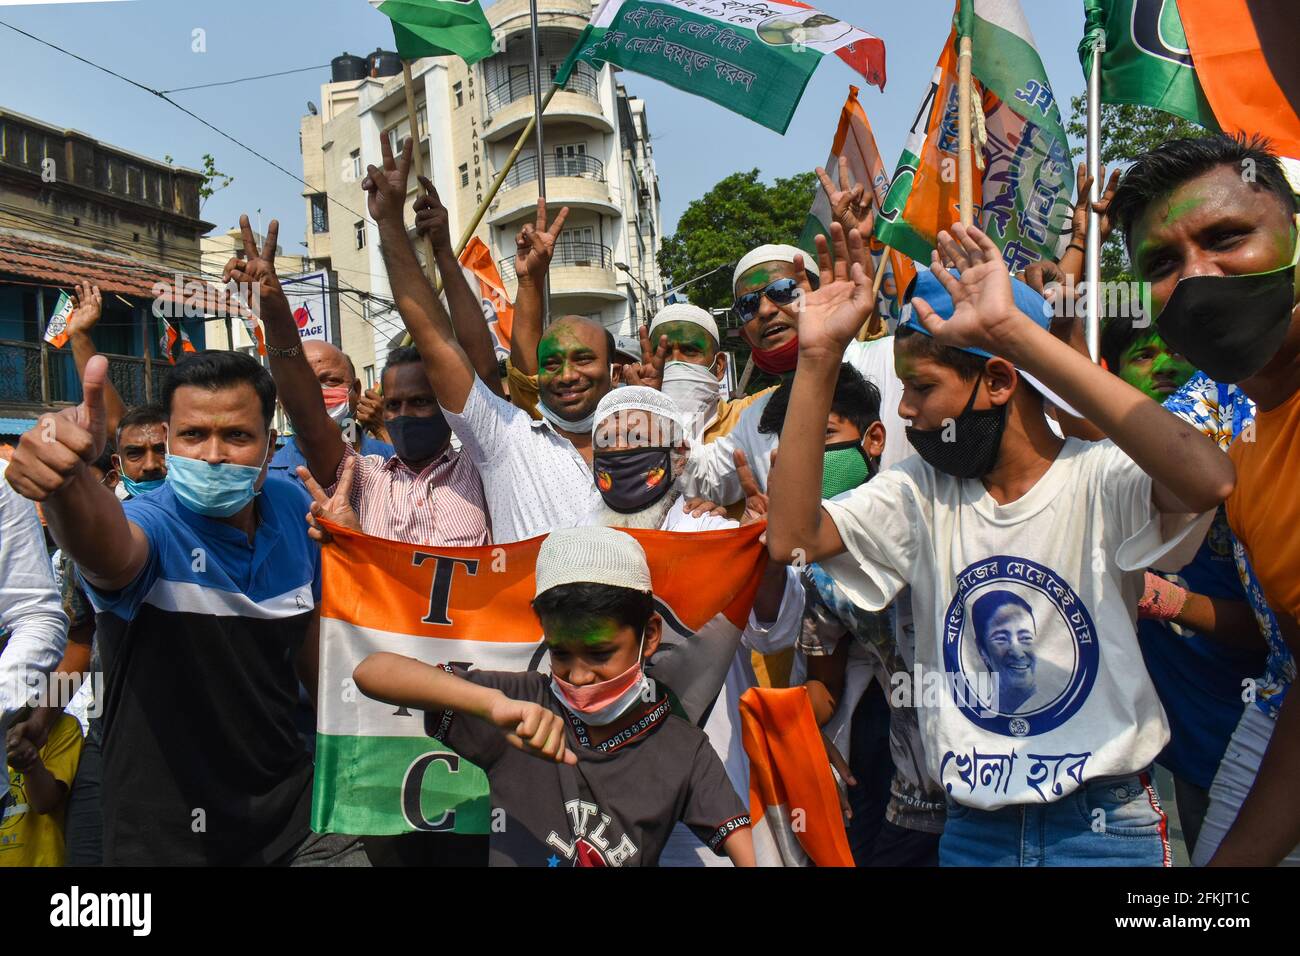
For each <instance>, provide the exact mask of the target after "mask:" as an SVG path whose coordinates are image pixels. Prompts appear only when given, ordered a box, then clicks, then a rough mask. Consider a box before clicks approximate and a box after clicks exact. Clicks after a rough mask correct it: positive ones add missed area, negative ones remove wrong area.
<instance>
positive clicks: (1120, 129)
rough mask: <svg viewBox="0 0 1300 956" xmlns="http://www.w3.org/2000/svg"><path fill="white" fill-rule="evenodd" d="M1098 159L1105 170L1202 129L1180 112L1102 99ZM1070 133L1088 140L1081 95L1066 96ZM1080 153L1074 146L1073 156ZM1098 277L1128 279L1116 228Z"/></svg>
mask: <svg viewBox="0 0 1300 956" xmlns="http://www.w3.org/2000/svg"><path fill="white" fill-rule="evenodd" d="M1100 125H1101V162H1102V165H1104V166H1106V167H1107V172H1108V173H1109V171H1110V170H1111V169H1115V168H1117V167H1120V166H1125V165H1127V164H1128V163H1131V162H1132V161H1133V160H1134V159H1135V158H1136V157H1138V156H1140V155H1142V154H1143V153H1145V152H1147V151H1148V150H1152V149H1155V148H1156V147H1157V146H1159V145H1160V144H1161V143H1166V142H1168V141H1169V140H1171V139H1183V138H1185V137H1188V136H1204V135H1205V132H1206V131H1205V130H1204V129H1203V128H1202V127H1200V126H1197V125H1196V124H1195V123H1189V122H1188V121H1187V120H1185V119H1183V118H1182V117H1181V116H1175V115H1174V114H1173V113H1166V112H1165V111H1164V110H1157V109H1152V108H1151V107H1149V106H1128V105H1126V104H1118V103H1103V104H1102V106H1101V124H1100ZM1067 131H1068V132H1069V134H1070V136H1071V137H1073V139H1074V140H1075V141H1076V142H1078V143H1086V142H1087V141H1088V113H1087V104H1086V102H1085V100H1084V98H1083V97H1082V96H1075V97H1073V98H1071V100H1070V123H1069V125H1068V127H1067ZM1083 153H1084V147H1083V146H1076V147H1075V149H1074V155H1075V157H1081V156H1082V155H1083ZM1101 277H1102V279H1104V280H1107V281H1116V282H1131V281H1133V279H1134V276H1133V269H1132V266H1131V264H1130V263H1129V260H1128V253H1127V252H1126V251H1125V249H1124V239H1123V236H1122V235H1121V234H1120V232H1119V230H1116V231H1115V232H1113V233H1111V237H1110V238H1109V239H1108V240H1107V241H1106V244H1105V245H1104V246H1102V248H1101Z"/></svg>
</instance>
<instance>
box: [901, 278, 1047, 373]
mask: <svg viewBox="0 0 1300 956" xmlns="http://www.w3.org/2000/svg"><path fill="white" fill-rule="evenodd" d="M948 271H949V272H951V273H952V274H953V275H954V276H956V275H958V274H959V273H958V272H957V270H956V269H949V270H948ZM1011 294H1012V297H1013V298H1014V299H1015V303H1016V308H1018V309H1019V310H1020V311H1021V312H1023V313H1025V315H1027V316H1029V317H1030V318H1031V319H1033V320H1034V321H1035V322H1037V323H1038V324H1039V325H1040V326H1042V327H1043V328H1044V329H1047V328H1050V327H1051V324H1052V306H1051V304H1050V303H1049V302H1048V301H1047V300H1046V299H1044V298H1043V297H1042V296H1041V295H1039V294H1038V293H1037V292H1035V291H1034V290H1033V289H1031V288H1030V287H1029V286H1028V285H1026V284H1025V283H1023V282H1021V281H1020V280H1019V279H1017V278H1016V277H1015V276H1012V277H1011ZM918 295H919V296H920V297H921V298H922V299H924V300H925V301H926V302H928V303H929V304H930V308H932V309H934V311H935V313H936V314H937V315H938V316H939V318H941V319H943V320H944V321H945V322H946V321H948V320H949V319H951V318H952V296H950V295H949V294H948V290H947V289H945V288H944V287H943V284H942V283H941V282H940V281H939V280H938V279H936V278H935V277H934V273H932V272H930V270H929V269H917V271H916V278H915V279H913V280H912V284H911V285H910V286H908V288H907V292H906V293H905V294H904V296H903V303H904V308H905V309H907V319H906V320H905V321H903V322H901V323H900V325H901V326H902V327H903V328H907V329H910V330H912V331H913V332H920V333H922V334H923V335H929V334H930V333H929V332H927V331H926V329H925V326H923V325H921V323H920V322H918V321H916V316H915V314H914V313H913V311H912V308H911V306H912V297H913V296H918ZM954 348H960V349H961V351H963V352H969V353H970V354H971V355H978V356H980V357H981V358H992V357H993V356H992V354H991V353H989V352H986V351H984V350H983V349H969V348H964V347H962V346H954Z"/></svg>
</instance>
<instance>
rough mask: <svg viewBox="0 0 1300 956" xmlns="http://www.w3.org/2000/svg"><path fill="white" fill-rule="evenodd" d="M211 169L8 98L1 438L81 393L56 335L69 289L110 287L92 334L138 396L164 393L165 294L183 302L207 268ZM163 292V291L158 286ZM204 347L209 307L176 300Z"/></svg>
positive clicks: (127, 397) (184, 322) (129, 398)
mask: <svg viewBox="0 0 1300 956" xmlns="http://www.w3.org/2000/svg"><path fill="white" fill-rule="evenodd" d="M202 183H203V174H202V173H199V172H197V171H195V170H189V169H182V168H179V167H175V166H171V165H168V164H167V163H163V162H159V161H157V160H152V159H148V158H146V157H143V156H137V155H135V154H133V153H130V152H127V151H126V150H122V149H119V148H117V147H114V146H110V145H108V144H106V143H102V142H99V141H97V140H95V139H93V138H91V137H90V136H87V135H85V134H84V133H80V132H77V131H75V130H65V129H62V128H60V127H57V126H52V125H50V124H49V123H45V122H42V121H40V120H35V119H32V118H30V117H27V116H22V115H20V114H17V113H13V112H9V111H6V110H3V109H0V439H4V440H10V441H11V440H12V439H13V438H14V437H15V436H16V435H17V434H18V433H20V432H22V431H24V430H26V429H27V428H29V427H31V425H32V424H34V423H35V420H36V416H37V415H39V414H40V413H41V412H43V411H46V410H49V409H53V408H58V407H60V406H64V405H67V404H71V403H76V402H79V401H80V400H81V383H80V381H79V380H78V377H77V372H76V367H75V365H74V363H73V360H72V354H71V350H70V348H69V347H68V346H66V345H65V346H64V347H63V348H62V349H56V348H54V347H53V346H51V345H49V344H48V343H46V342H45V330H46V323H47V322H48V321H49V319H50V317H51V315H52V314H53V312H54V310H55V306H56V303H57V301H58V299H59V293H60V291H61V290H63V291H71V290H72V289H73V287H74V286H75V284H76V283H77V282H78V281H84V282H92V283H94V284H96V285H98V286H99V288H100V290H101V292H102V293H103V301H104V310H103V317H102V318H101V319H100V322H99V324H98V326H97V327H96V328H95V329H94V331H93V333H92V339H93V341H94V342H95V345H96V347H97V348H98V350H99V351H100V352H101V353H102V354H104V355H106V356H107V357H108V360H109V376H110V379H111V380H112V382H113V384H114V385H115V386H116V387H117V390H118V391H119V392H120V393H121V394H122V397H123V400H124V401H126V403H127V404H128V405H132V404H138V403H141V402H144V401H146V400H149V399H151V398H156V397H157V395H158V392H159V390H160V388H161V385H162V379H163V374H164V372H165V369H166V368H167V367H168V363H167V360H166V358H164V357H163V355H162V352H161V350H160V346H159V344H158V335H157V320H156V319H155V317H154V315H153V305H154V303H155V301H158V300H159V299H163V300H166V301H169V302H172V303H181V302H183V296H184V284H185V283H186V282H187V281H191V280H196V279H197V275H196V274H197V273H198V272H199V271H200V260H199V238H200V236H202V235H203V234H204V233H205V232H207V231H208V230H209V229H210V228H211V224H210V223H206V222H204V221H202V220H201V219H200V218H199V189H200V187H201V185H202ZM159 293H161V296H160V295H159ZM172 311H173V313H175V314H176V315H177V316H178V317H177V318H176V319H175V320H174V321H175V324H177V325H178V326H180V327H181V328H183V329H184V330H185V331H186V334H187V335H188V336H189V337H190V339H191V341H192V342H193V343H194V345H195V347H197V348H203V346H204V334H203V317H202V315H201V314H196V315H193V316H186V315H185V311H186V310H185V307H184V305H183V304H182V305H180V306H179V307H178V308H174V309H172Z"/></svg>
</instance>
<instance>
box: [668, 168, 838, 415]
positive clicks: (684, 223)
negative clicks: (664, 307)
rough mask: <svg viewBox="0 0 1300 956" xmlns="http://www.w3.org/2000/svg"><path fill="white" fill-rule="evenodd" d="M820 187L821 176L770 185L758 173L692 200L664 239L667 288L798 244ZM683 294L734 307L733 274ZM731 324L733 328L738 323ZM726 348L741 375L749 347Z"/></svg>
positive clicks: (708, 305) (756, 383) (737, 176)
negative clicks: (770, 247)
mask: <svg viewBox="0 0 1300 956" xmlns="http://www.w3.org/2000/svg"><path fill="white" fill-rule="evenodd" d="M817 188H818V185H817V176H816V174H814V173H812V172H807V173H799V174H797V175H795V176H790V177H788V178H780V177H778V178H777V179H776V181H775V182H773V183H772V185H770V186H769V185H767V184H766V183H764V182H762V181H761V180H760V179H759V173H758V170H757V169H751V170H749V171H748V172H737V173H732V174H731V175H730V176H728V177H727V178H726V179H723V180H721V181H720V182H718V184H717V185H715V186H714V187H713V188H712V189H710V190H709V191H708V192H707V193H705V194H704V195H703V196H701V197H700V198H699V199H695V200H692V201H691V204H690V205H689V206H687V207H686V211H685V212H684V213H682V217H681V218H680V219H679V220H678V221H677V231H676V232H675V233H673V235H671V236H667V237H665V238H664V241H663V247H662V249H661V250H660V252H659V272H660V274H661V275H662V276H663V279H664V286H665V288H672V287H673V286H675V285H680V284H681V283H683V282H685V281H687V280H688V279H693V278H695V277H696V276H699V275H703V274H704V273H706V272H708V271H709V270H711V269H718V268H719V267H720V266H724V265H727V264H729V263H735V262H738V261H739V260H740V258H741V257H742V256H743V255H744V254H745V253H747V252H748V251H749V250H750V249H753V248H754V247H755V246H759V245H762V244H763V243H765V242H785V243H791V244H794V243H796V242H798V241H799V235H800V233H802V232H803V227H804V222H805V221H806V220H807V218H808V210H809V209H810V208H811V207H812V202H813V197H814V195H815V192H816V190H817ZM683 294H684V295H686V296H688V297H689V298H690V300H691V301H692V302H693V303H695V304H696V305H698V306H700V307H702V308H705V309H725V308H730V307H731V305H732V303H733V298H734V296H733V291H732V288H731V269H730V268H727V269H720V270H719V271H718V272H716V273H714V274H713V275H711V276H709V277H708V278H706V279H701V280H700V281H699V282H696V283H693V284H692V285H691V286H690V287H689V288H687V289H684V290H683ZM728 324H729V325H730V326H732V327H734V324H735V322H734V319H732V320H730V321H729V323H728ZM724 336H725V332H724ZM723 346H724V348H726V350H727V351H728V352H731V353H732V354H733V357H734V360H735V363H736V374H737V376H739V374H740V371H741V370H742V369H743V368H744V365H745V362H746V361H747V360H748V358H749V352H750V349H749V346H748V345H747V344H746V343H745V342H744V340H743V339H741V340H736V339H729V340H727V341H725V342H724V343H723ZM763 383H764V378H763V376H761V375H756V376H755V378H753V379H751V382H750V391H753V390H754V389H755V388H758V387H762V386H763Z"/></svg>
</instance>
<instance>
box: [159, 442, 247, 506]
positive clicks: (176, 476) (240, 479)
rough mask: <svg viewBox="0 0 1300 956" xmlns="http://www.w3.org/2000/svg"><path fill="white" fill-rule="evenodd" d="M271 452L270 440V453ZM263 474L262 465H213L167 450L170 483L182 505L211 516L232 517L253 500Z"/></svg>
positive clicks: (229, 463)
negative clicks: (258, 481)
mask: <svg viewBox="0 0 1300 956" xmlns="http://www.w3.org/2000/svg"><path fill="white" fill-rule="evenodd" d="M270 451H271V449H270V441H269V440H268V442H267V454H268V455H269V454H270ZM263 463H265V456H264V457H263ZM261 476H262V466H261V465H236V464H233V463H231V462H228V461H226V462H222V463H221V464H219V465H209V464H208V463H207V462H206V461H202V460H200V459H198V458H185V457H182V456H180V455H173V454H172V453H171V452H170V451H168V453H167V478H166V479H165V480H166V482H167V484H169V485H171V486H172V491H173V492H174V493H175V495H176V497H177V498H178V499H179V500H180V503H181V504H183V505H184V506H185V507H186V508H189V509H190V511H193V512H195V513H196V514H201V515H206V516H207V517H209V518H229V517H230V516H231V515H233V514H235V513H236V512H238V511H239V509H241V508H243V507H244V506H245V505H247V504H248V503H249V502H250V501H252V500H253V498H254V497H255V496H256V495H257V480H258V479H259V478H260V477H261Z"/></svg>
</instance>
